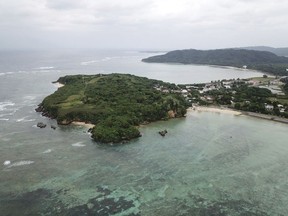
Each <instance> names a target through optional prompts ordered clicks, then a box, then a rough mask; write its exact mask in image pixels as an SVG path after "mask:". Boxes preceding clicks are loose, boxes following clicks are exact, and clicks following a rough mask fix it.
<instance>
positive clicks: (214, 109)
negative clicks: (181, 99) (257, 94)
mask: <svg viewBox="0 0 288 216" xmlns="http://www.w3.org/2000/svg"><path fill="white" fill-rule="evenodd" d="M187 111H188V112H214V113H224V114H232V115H237V116H240V115H245V116H249V117H253V118H259V119H265V120H268V121H275V122H280V123H284V124H288V119H286V118H281V117H278V116H272V115H266V114H260V113H253V112H245V111H238V110H233V109H229V108H226V107H215V106H210V107H207V106H195V107H190V108H189V109H188V110H187Z"/></svg>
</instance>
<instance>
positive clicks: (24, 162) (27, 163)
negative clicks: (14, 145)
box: [9, 161, 34, 168]
mask: <svg viewBox="0 0 288 216" xmlns="http://www.w3.org/2000/svg"><path fill="white" fill-rule="evenodd" d="M33 163H34V161H18V162H15V163H12V164H11V165H9V168H10V167H17V166H25V165H30V164H33Z"/></svg>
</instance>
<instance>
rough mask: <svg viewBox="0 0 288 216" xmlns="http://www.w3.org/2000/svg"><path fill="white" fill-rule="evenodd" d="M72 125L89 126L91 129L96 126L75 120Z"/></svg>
mask: <svg viewBox="0 0 288 216" xmlns="http://www.w3.org/2000/svg"><path fill="white" fill-rule="evenodd" d="M71 125H76V126H83V127H86V128H89V129H90V128H93V127H95V125H94V124H90V123H85V122H79V121H73V122H71Z"/></svg>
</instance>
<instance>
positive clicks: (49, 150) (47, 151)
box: [42, 149, 52, 154]
mask: <svg viewBox="0 0 288 216" xmlns="http://www.w3.org/2000/svg"><path fill="white" fill-rule="evenodd" d="M51 152H52V150H51V149H47V150H46V151H44V152H42V153H43V154H48V153H51Z"/></svg>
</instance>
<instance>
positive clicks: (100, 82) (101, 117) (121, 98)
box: [37, 74, 187, 143]
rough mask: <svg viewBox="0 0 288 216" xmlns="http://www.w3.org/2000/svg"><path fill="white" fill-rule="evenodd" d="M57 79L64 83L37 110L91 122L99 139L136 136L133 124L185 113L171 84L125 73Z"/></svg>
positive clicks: (61, 118) (64, 119) (61, 120)
mask: <svg viewBox="0 0 288 216" xmlns="http://www.w3.org/2000/svg"><path fill="white" fill-rule="evenodd" d="M58 82H60V83H62V84H64V86H63V87H61V88H59V89H58V90H57V91H56V92H55V93H53V94H52V95H50V96H48V97H46V98H45V99H44V100H43V102H42V103H41V104H40V105H39V107H38V109H37V111H40V112H42V113H43V115H45V116H48V117H51V118H55V119H57V122H58V124H70V123H71V122H72V121H83V122H87V123H92V124H95V125H96V127H94V128H93V130H92V137H93V138H94V140H95V141H99V142H102V143H109V142H113V143H118V142H121V141H124V140H130V139H132V138H136V137H139V136H140V132H139V131H138V129H137V128H136V127H135V126H137V125H139V124H141V123H144V122H152V121H157V120H161V119H168V118H169V115H168V112H169V113H170V114H171V113H173V115H175V117H181V116H184V115H185V113H186V108H187V104H186V101H185V99H184V98H183V97H182V96H181V95H180V94H176V93H169V91H170V92H173V90H175V89H178V87H177V86H176V85H175V84H170V83H165V82H162V81H158V80H151V79H148V78H144V77H137V76H133V75H128V74H109V75H101V74H98V75H74V76H65V77H61V78H59V79H58ZM160 87H161V89H166V91H165V92H166V93H164V91H160V90H159V89H160ZM156 88H157V89H156ZM170 116H171V115H170Z"/></svg>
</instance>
